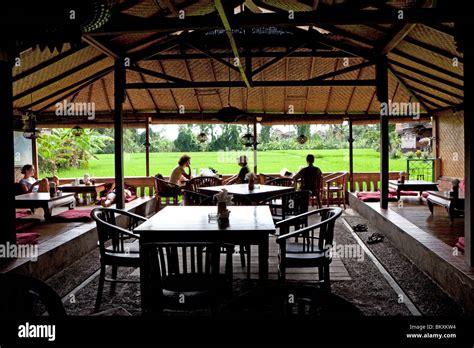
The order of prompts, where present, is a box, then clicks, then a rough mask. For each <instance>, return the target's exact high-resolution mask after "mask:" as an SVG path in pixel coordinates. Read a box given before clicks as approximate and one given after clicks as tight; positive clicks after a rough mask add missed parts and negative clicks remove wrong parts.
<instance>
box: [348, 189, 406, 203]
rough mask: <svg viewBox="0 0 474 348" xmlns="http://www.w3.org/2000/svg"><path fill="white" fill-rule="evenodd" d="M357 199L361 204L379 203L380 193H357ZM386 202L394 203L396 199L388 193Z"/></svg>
mask: <svg viewBox="0 0 474 348" xmlns="http://www.w3.org/2000/svg"><path fill="white" fill-rule="evenodd" d="M357 198H358V199H359V200H360V201H362V202H380V192H379V191H377V192H357ZM388 200H389V201H390V202H396V201H397V197H396V196H394V195H392V194H390V193H389V194H388Z"/></svg>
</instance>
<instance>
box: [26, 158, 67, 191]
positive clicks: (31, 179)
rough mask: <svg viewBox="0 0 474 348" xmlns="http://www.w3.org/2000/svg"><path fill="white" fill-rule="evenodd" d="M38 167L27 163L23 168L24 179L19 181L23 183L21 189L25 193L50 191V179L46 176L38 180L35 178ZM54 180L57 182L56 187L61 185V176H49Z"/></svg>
mask: <svg viewBox="0 0 474 348" xmlns="http://www.w3.org/2000/svg"><path fill="white" fill-rule="evenodd" d="M35 173H36V169H35V167H34V166H33V165H32V164H25V165H24V166H23V168H21V174H23V179H21V180H20V181H19V183H20V184H21V190H22V192H23V193H31V192H49V180H48V178H44V179H42V180H36V178H35V176H34V175H35ZM49 179H50V180H51V181H52V182H54V183H56V187H58V186H59V178H58V177H57V176H53V177H52V178H49Z"/></svg>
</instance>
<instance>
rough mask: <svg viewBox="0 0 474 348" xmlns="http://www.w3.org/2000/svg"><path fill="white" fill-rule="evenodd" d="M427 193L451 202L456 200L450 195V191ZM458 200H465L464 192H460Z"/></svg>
mask: <svg viewBox="0 0 474 348" xmlns="http://www.w3.org/2000/svg"><path fill="white" fill-rule="evenodd" d="M427 192H428V193H429V194H430V195H433V196H436V197H439V198H444V199H447V200H450V201H452V200H453V199H455V198H454V197H452V196H451V195H450V192H449V191H427ZM456 199H464V191H459V195H458V197H457V198H456Z"/></svg>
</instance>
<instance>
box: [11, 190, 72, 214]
mask: <svg viewBox="0 0 474 348" xmlns="http://www.w3.org/2000/svg"><path fill="white" fill-rule="evenodd" d="M75 202H76V200H75V199H74V193H63V194H62V195H61V196H54V197H51V195H50V194H49V193H47V192H32V193H25V194H23V195H18V196H15V208H27V209H28V208H29V209H35V208H42V209H43V210H44V219H45V220H49V219H51V213H52V210H53V208H54V207H62V206H65V205H67V206H69V209H73V208H74V206H75Z"/></svg>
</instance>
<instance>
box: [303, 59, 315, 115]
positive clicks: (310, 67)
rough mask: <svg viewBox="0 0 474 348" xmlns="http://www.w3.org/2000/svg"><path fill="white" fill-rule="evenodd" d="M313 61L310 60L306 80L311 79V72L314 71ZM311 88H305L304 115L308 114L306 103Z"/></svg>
mask: <svg viewBox="0 0 474 348" xmlns="http://www.w3.org/2000/svg"><path fill="white" fill-rule="evenodd" d="M314 60H315V58H314V57H313V58H311V64H310V66H309V76H308V79H311V78H312V76H313V71H314ZM310 90H311V87H309V86H308V87H306V100H305V102H304V113H305V114H306V113H307V112H308V101H309V94H310Z"/></svg>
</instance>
